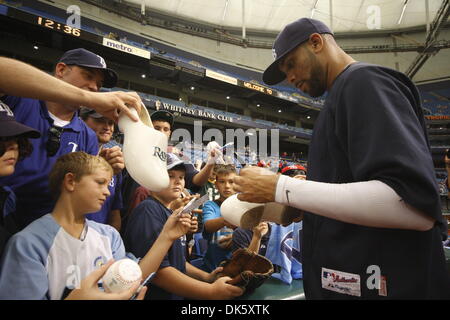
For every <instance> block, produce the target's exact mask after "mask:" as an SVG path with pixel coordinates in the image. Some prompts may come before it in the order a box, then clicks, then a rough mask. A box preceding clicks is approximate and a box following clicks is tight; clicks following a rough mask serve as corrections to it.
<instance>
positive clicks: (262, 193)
mask: <svg viewBox="0 0 450 320" xmlns="http://www.w3.org/2000/svg"><path fill="white" fill-rule="evenodd" d="M278 177H279V176H278V175H276V174H274V173H273V172H271V171H269V170H267V169H263V168H259V167H250V168H245V169H242V170H241V171H240V173H239V176H237V177H235V178H234V191H236V192H238V196H237V198H238V199H239V200H241V201H247V202H255V203H266V202H273V201H275V191H276V187H277V182H278Z"/></svg>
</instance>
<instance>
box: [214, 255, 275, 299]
mask: <svg viewBox="0 0 450 320" xmlns="http://www.w3.org/2000/svg"><path fill="white" fill-rule="evenodd" d="M220 267H223V271H222V272H221V273H220V275H219V276H220V277H224V276H228V277H230V278H231V279H232V280H230V281H229V282H228V283H229V284H233V285H236V286H238V287H241V288H242V289H244V293H251V292H253V291H254V290H255V289H256V288H258V287H259V286H261V285H262V284H263V283H264V281H265V280H266V279H268V278H269V277H270V276H271V275H272V273H273V272H274V269H273V265H272V262H270V260H269V259H267V258H266V257H263V256H262V255H260V254H257V253H254V252H251V251H249V250H248V249H244V248H240V249H237V250H236V251H234V252H233V255H232V258H231V259H229V260H225V261H222V262H221V263H220Z"/></svg>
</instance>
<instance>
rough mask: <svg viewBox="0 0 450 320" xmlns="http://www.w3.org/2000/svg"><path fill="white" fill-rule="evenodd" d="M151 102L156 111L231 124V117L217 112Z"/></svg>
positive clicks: (156, 101)
mask: <svg viewBox="0 0 450 320" xmlns="http://www.w3.org/2000/svg"><path fill="white" fill-rule="evenodd" d="M151 101H153V102H154V103H155V109H156V110H167V111H171V112H179V113H181V114H185V115H188V116H191V117H199V118H208V119H211V120H219V121H225V122H233V118H232V117H230V116H226V115H223V114H221V113H219V112H213V111H210V110H208V111H206V110H202V109H199V108H192V107H187V106H177V105H174V104H170V103H167V102H161V101H160V100H153V99H151Z"/></svg>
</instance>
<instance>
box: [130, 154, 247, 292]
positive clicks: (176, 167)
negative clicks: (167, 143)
mask: <svg viewBox="0 0 450 320" xmlns="http://www.w3.org/2000/svg"><path fill="white" fill-rule="evenodd" d="M167 169H168V172H169V177H170V184H169V187H168V188H166V189H164V190H162V191H160V192H150V196H149V197H148V198H147V199H146V200H144V201H142V202H141V203H140V204H139V205H138V206H137V207H136V208H135V209H134V210H133V212H132V214H131V215H130V218H129V221H128V223H127V226H126V229H125V232H124V242H125V246H126V248H127V250H129V251H130V252H131V253H133V254H134V255H137V256H140V255H142V253H143V252H146V251H147V250H148V248H149V247H150V246H151V245H152V243H153V242H154V241H155V239H156V237H157V236H158V235H159V234H161V233H162V231H161V229H162V226H163V224H164V223H166V221H167V219H168V218H169V217H170V216H171V214H172V210H171V209H169V206H170V204H171V203H172V202H173V201H175V200H177V199H179V198H180V195H181V192H182V191H183V189H184V176H185V172H186V165H185V164H184V162H183V161H182V160H180V159H178V158H177V157H176V156H175V155H174V154H170V153H168V154H167ZM220 271H221V268H218V269H216V270H214V271H213V272H211V273H206V272H204V271H202V270H200V269H198V268H196V267H194V266H193V265H191V264H190V263H189V262H187V261H186V238H185V237H184V236H183V237H182V238H180V239H177V240H176V241H175V242H174V243H173V245H172V247H171V248H170V250H169V252H168V253H167V255H166V256H165V257H164V259H163V261H162V263H161V265H160V266H159V269H158V272H157V274H156V276H155V278H154V279H153V281H152V284H151V286H150V288H149V291H148V294H147V296H146V298H147V299H163V300H168V299H172V300H178V299H183V298H190V299H231V298H234V297H236V296H239V295H241V294H242V290H241V289H240V288H238V287H235V286H232V285H230V284H227V283H226V282H227V281H229V280H230V278H229V277H222V278H219V279H217V280H216V277H217V274H218V272H220Z"/></svg>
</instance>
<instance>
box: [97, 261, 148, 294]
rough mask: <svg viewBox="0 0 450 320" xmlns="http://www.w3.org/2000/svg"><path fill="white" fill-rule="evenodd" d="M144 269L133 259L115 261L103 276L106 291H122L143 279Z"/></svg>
mask: <svg viewBox="0 0 450 320" xmlns="http://www.w3.org/2000/svg"><path fill="white" fill-rule="evenodd" d="M141 278H142V271H141V268H140V267H139V265H138V264H137V263H136V262H134V261H133V260H131V259H127V258H126V259H121V260H118V261H116V262H114V263H113V264H112V265H111V266H110V267H109V268H108V270H107V271H106V273H105V275H104V276H103V278H102V282H103V288H104V289H105V291H106V292H122V291H125V290H127V289H129V288H131V287H132V286H133V284H134V283H135V282H136V281H139V280H141Z"/></svg>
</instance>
